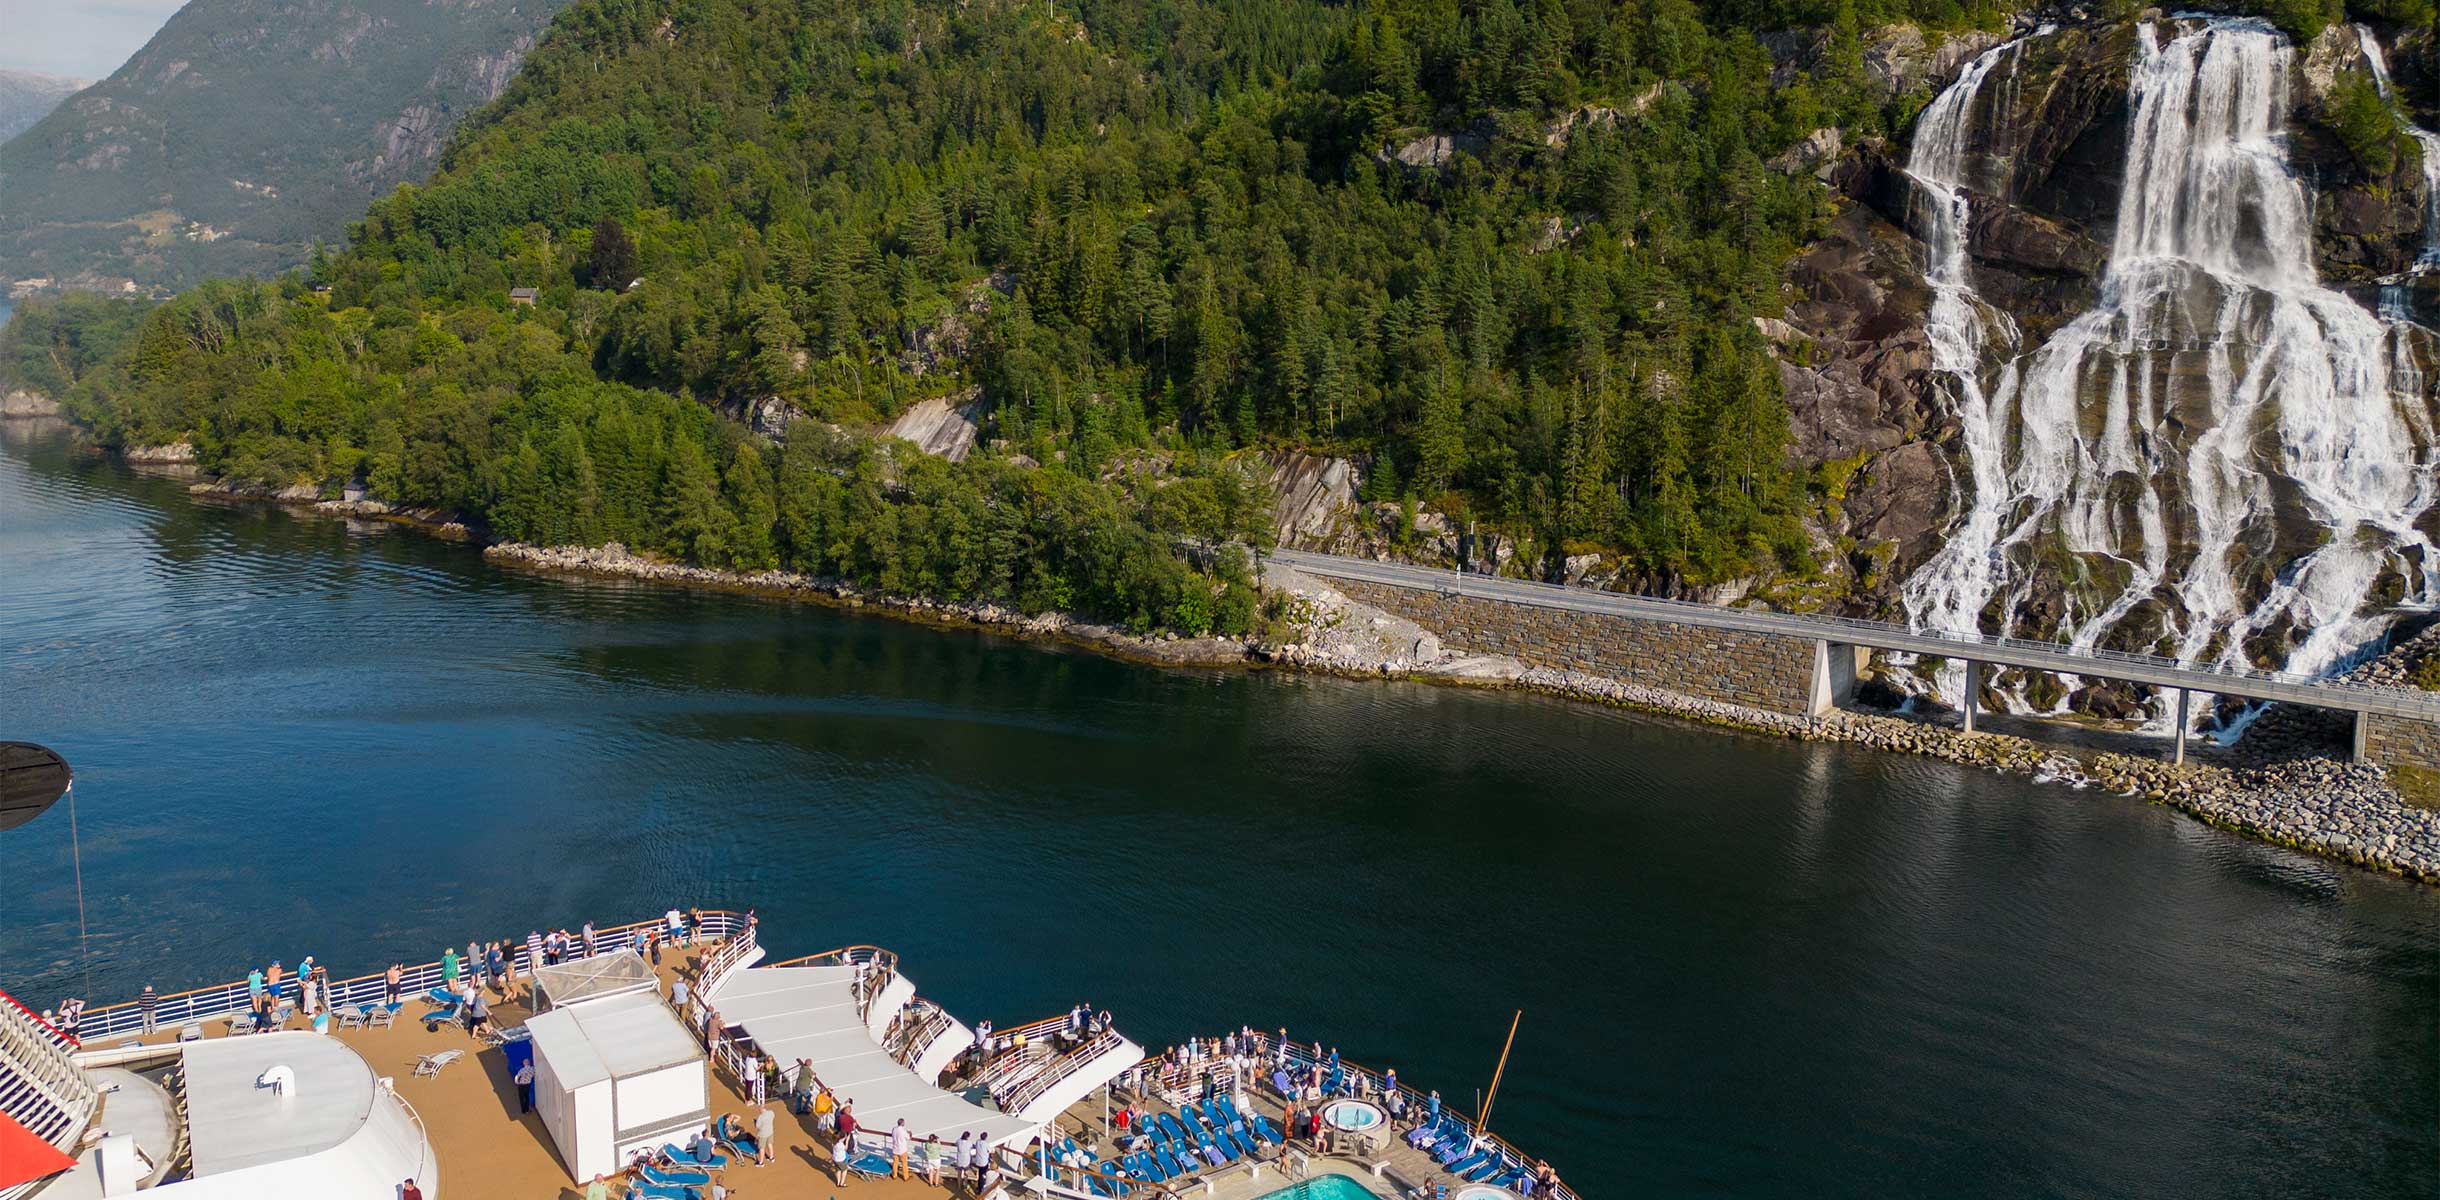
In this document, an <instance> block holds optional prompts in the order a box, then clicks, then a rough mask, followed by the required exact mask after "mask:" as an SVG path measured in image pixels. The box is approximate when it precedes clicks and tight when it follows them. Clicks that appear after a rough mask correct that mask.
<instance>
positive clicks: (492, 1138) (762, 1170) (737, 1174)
mask: <svg viewBox="0 0 2440 1200" xmlns="http://www.w3.org/2000/svg"><path fill="white" fill-rule="evenodd" d="M693 961H694V958H693V954H692V953H691V952H690V953H687V954H665V955H664V961H663V963H662V966H661V968H660V974H661V981H662V989H663V993H664V994H667V989H668V984H669V981H670V980H672V979H674V978H676V977H677V976H678V973H679V972H680V971H681V970H684V971H686V972H687V973H689V974H690V975H691V972H692V966H693ZM422 1011H423V1009H422V1007H421V1006H419V1005H418V1004H416V1003H415V1002H413V1001H410V1002H409V1003H408V1004H407V1006H406V1008H405V1009H404V1010H403V1011H401V1013H400V1014H399V1017H400V1019H399V1021H398V1023H397V1024H396V1025H394V1026H392V1027H391V1028H388V1029H361V1030H359V1029H348V1030H341V1031H338V1032H337V1033H335V1034H334V1035H333V1036H335V1037H337V1038H338V1039H339V1040H340V1041H342V1042H344V1043H346V1044H347V1045H348V1046H350V1047H352V1048H353V1049H354V1050H355V1051H356V1052H357V1053H358V1054H361V1055H363V1056H364V1060H365V1062H367V1063H368V1064H370V1065H371V1066H372V1068H373V1073H374V1074H375V1075H383V1076H389V1077H390V1078H391V1079H393V1080H395V1081H396V1087H397V1091H398V1095H399V1096H400V1097H401V1098H403V1099H405V1100H406V1102H407V1103H408V1104H410V1105H412V1106H414V1108H415V1111H416V1114H417V1115H418V1116H420V1117H422V1118H423V1122H424V1129H425V1133H426V1135H427V1136H428V1137H429V1138H430V1139H431V1142H432V1147H433V1150H434V1151H435V1152H436V1153H437V1154H438V1156H439V1158H440V1187H439V1189H438V1194H437V1195H434V1196H433V1197H432V1200H442V1198H444V1197H446V1198H447V1200H583V1196H584V1186H583V1184H584V1181H579V1180H574V1179H571V1178H570V1177H569V1175H568V1172H567V1168H566V1167H564V1166H562V1165H561V1164H560V1161H559V1154H558V1151H557V1150H556V1149H555V1148H554V1147H553V1146H552V1145H551V1139H550V1135H549V1134H548V1133H546V1132H544V1130H543V1128H542V1121H541V1119H540V1118H539V1117H536V1116H534V1115H532V1114H530V1113H529V1114H526V1115H524V1116H519V1115H518V1113H517V1093H516V1088H515V1086H514V1085H513V1084H512V1083H511V1081H510V1079H509V1073H508V1067H507V1060H506V1057H505V1056H504V1055H503V1054H502V1053H501V1051H500V1050H499V1049H497V1048H495V1047H485V1046H481V1045H479V1044H478V1043H477V1042H476V1041H475V1039H473V1038H471V1037H469V1036H467V1034H466V1033H465V1032H464V1030H463V1029H462V1028H458V1027H454V1026H444V1027H442V1028H441V1029H440V1030H439V1031H438V1032H433V1033H427V1032H425V1031H424V1027H423V1025H422V1024H421V1023H419V1022H417V1021H416V1020H414V1017H415V1016H416V1015H417V1014H418V1013H420V1012H422ZM492 1011H493V1019H494V1021H495V1022H497V1023H498V1024H499V1025H501V1026H503V1027H508V1026H514V1025H518V1024H521V1023H523V1022H524V1020H525V1019H526V1018H527V1017H528V1016H530V1015H531V1010H530V1009H528V1007H527V1005H526V996H525V995H524V994H522V993H520V994H519V995H518V996H517V998H515V999H513V1000H509V1001H504V1002H501V1003H497V1004H495V1005H493V1009H492ZM290 1027H291V1028H296V1027H298V1023H297V1022H294V1021H292V1022H290ZM204 1029H205V1032H206V1036H209V1037H219V1036H222V1035H223V1034H225V1033H226V1032H227V1029H228V1022H226V1021H213V1022H210V1023H209V1024H207V1025H205V1026H204ZM176 1036H177V1030H176V1029H174V1028H166V1029H163V1030H162V1031H160V1032H159V1033H157V1034H155V1035H154V1036H153V1037H151V1038H149V1039H144V1040H148V1041H153V1042H161V1041H167V1040H169V1039H171V1038H174V1037H176ZM121 1040H128V1039H118V1038H113V1039H110V1043H111V1044H113V1045H115V1044H117V1043H118V1042H119V1041H121ZM450 1049H457V1050H464V1051H466V1052H467V1056H466V1057H465V1058H464V1059H461V1060H459V1061H458V1062H455V1063H452V1064H450V1065H449V1066H448V1067H446V1068H443V1069H442V1071H441V1073H440V1074H439V1075H438V1076H437V1077H432V1078H421V1079H419V1078H416V1077H415V1074H414V1072H415V1062H416V1059H417V1058H418V1057H419V1056H421V1055H425V1054H431V1053H434V1052H437V1051H441V1050H450ZM711 1097H712V1112H713V1115H714V1118H715V1119H717V1117H718V1116H719V1115H720V1114H722V1113H732V1114H736V1115H738V1116H739V1117H740V1118H741V1119H742V1120H745V1121H746V1122H747V1123H749V1124H751V1122H752V1114H753V1105H751V1104H749V1103H747V1102H746V1098H745V1097H744V1096H742V1095H740V1094H738V1092H737V1091H736V1090H735V1089H733V1088H731V1087H729V1086H728V1085H727V1083H726V1082H725V1081H724V1080H722V1079H721V1078H720V1076H719V1075H718V1074H717V1073H714V1074H713V1076H712V1086H711ZM772 1111H773V1113H774V1115H775V1116H776V1117H777V1119H778V1129H779V1138H778V1140H779V1142H780V1152H779V1157H778V1161H776V1162H773V1163H772V1164H770V1165H769V1166H755V1165H753V1164H751V1163H738V1162H732V1163H730V1165H729V1168H728V1169H727V1170H726V1171H724V1172H722V1173H721V1174H720V1182H721V1183H723V1184H724V1185H726V1186H727V1187H728V1188H729V1189H730V1192H731V1194H733V1195H737V1196H743V1197H756V1198H760V1197H787V1198H788V1200H802V1198H805V1197H813V1198H815V1200H825V1198H828V1197H835V1196H841V1195H849V1196H857V1197H868V1198H870V1200H939V1198H940V1197H941V1196H943V1195H944V1189H942V1188H934V1187H930V1186H927V1185H925V1184H923V1183H922V1182H921V1181H920V1180H918V1181H913V1182H893V1181H889V1180H870V1179H857V1180H854V1181H853V1182H851V1183H849V1184H848V1185H847V1186H846V1187H839V1186H837V1185H835V1184H834V1183H833V1182H832V1180H831V1177H830V1173H829V1156H828V1155H827V1154H826V1153H825V1154H817V1153H816V1152H815V1151H814V1149H813V1147H814V1144H815V1143H814V1135H813V1125H812V1118H810V1117H805V1118H799V1117H797V1116H796V1115H795V1114H793V1113H790V1112H789V1111H788V1110H787V1108H786V1107H785V1106H784V1105H779V1104H776V1103H775V1104H774V1105H773V1106H772ZM959 1194H961V1195H962V1194H963V1191H962V1190H961V1191H960V1192H959ZM611 1195H613V1196H623V1195H625V1189H624V1187H622V1186H614V1187H613V1188H612V1189H611Z"/></svg>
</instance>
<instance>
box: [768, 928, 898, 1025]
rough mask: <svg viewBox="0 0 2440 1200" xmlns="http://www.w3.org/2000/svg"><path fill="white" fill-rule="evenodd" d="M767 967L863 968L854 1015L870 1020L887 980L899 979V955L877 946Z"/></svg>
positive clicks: (824, 953) (842, 949)
mask: <svg viewBox="0 0 2440 1200" xmlns="http://www.w3.org/2000/svg"><path fill="white" fill-rule="evenodd" d="M763 965H764V966H766V967H853V966H863V967H865V968H866V971H865V974H864V975H863V976H862V978H861V979H860V980H859V981H858V984H857V986H856V989H855V996H856V1015H857V1016H859V1017H862V1018H864V1019H865V1020H867V1021H869V1020H871V1019H872V1015H873V1000H874V999H875V998H876V997H878V996H880V995H881V993H882V991H883V989H885V988H887V987H889V986H890V981H891V980H892V979H895V978H897V976H898V955H897V954H896V952H894V951H890V950H884V949H882V948H881V947H879V946H841V947H838V948H837V949H835V950H824V951H822V952H821V953H820V954H808V955H805V956H803V957H801V958H791V959H788V960H787V961H785V962H775V963H764V964H763Z"/></svg>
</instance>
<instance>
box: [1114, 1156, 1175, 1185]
mask: <svg viewBox="0 0 2440 1200" xmlns="http://www.w3.org/2000/svg"><path fill="white" fill-rule="evenodd" d="M1118 1161H1119V1163H1120V1164H1121V1165H1123V1166H1125V1167H1126V1168H1127V1173H1128V1174H1129V1175H1133V1176H1134V1177H1136V1178H1137V1179H1140V1180H1142V1181H1143V1182H1145V1183H1159V1182H1160V1181H1162V1180H1164V1179H1167V1178H1168V1176H1166V1175H1163V1174H1162V1173H1161V1164H1159V1163H1157V1162H1154V1161H1152V1156H1151V1155H1150V1154H1146V1153H1145V1152H1143V1151H1141V1150H1137V1151H1134V1152H1132V1153H1130V1154H1128V1155H1127V1156H1126V1157H1125V1158H1122V1159H1120V1160H1118Z"/></svg>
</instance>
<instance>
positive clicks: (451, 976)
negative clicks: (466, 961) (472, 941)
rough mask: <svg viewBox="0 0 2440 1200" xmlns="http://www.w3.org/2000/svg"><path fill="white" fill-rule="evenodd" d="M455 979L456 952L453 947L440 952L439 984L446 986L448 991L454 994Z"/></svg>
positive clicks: (456, 969) (456, 975) (455, 988)
mask: <svg viewBox="0 0 2440 1200" xmlns="http://www.w3.org/2000/svg"><path fill="white" fill-rule="evenodd" d="M457 977H458V956H457V950H456V948H455V947H451V948H449V949H445V950H443V951H441V982H443V983H445V984H448V985H449V990H450V991H453V992H454V991H456V990H457Z"/></svg>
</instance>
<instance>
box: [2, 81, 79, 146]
mask: <svg viewBox="0 0 2440 1200" xmlns="http://www.w3.org/2000/svg"><path fill="white" fill-rule="evenodd" d="M92 82H93V81H92V80H90V79H70V78H68V77H66V76H64V75H44V74H41V73H39V72H36V71H10V70H0V142H5V141H7V140H9V139H10V138H13V137H15V136H17V135H18V134H20V133H23V132H25V131H26V130H27V129H28V128H29V127H31V126H32V125H33V124H34V122H36V121H39V120H41V119H43V117H44V116H46V115H48V114H49V113H50V111H51V110H52V109H55V108H58V107H59V102H60V101H62V100H65V99H67V98H68V97H70V96H73V95H75V94H76V93H77V92H79V91H81V90H83V89H84V88H85V87H86V86H87V85H89V84H91V83H92Z"/></svg>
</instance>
